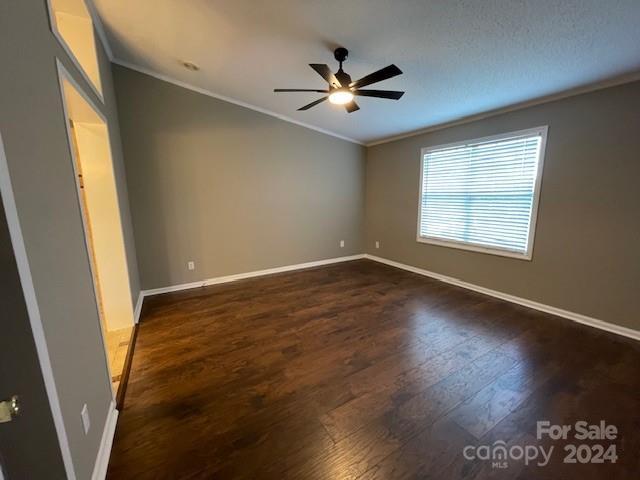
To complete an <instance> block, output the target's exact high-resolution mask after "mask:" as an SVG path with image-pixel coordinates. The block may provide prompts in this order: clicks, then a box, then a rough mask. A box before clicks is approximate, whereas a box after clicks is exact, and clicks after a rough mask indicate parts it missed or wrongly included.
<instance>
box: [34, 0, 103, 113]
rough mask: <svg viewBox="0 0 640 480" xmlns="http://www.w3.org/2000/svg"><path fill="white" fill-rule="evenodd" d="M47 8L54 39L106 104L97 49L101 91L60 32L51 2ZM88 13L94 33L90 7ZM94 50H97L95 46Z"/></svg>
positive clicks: (48, 1) (48, 0) (48, 2)
mask: <svg viewBox="0 0 640 480" xmlns="http://www.w3.org/2000/svg"><path fill="white" fill-rule="evenodd" d="M82 1H83V3H84V5H85V7H87V3H86V1H85V0H82ZM47 8H48V10H49V23H50V24H51V32H52V33H53V35H54V37H56V39H57V40H58V43H59V44H60V46H61V47H62V49H63V50H64V51H65V52H66V53H67V56H68V57H69V58H70V59H71V62H72V63H73V64H74V65H75V67H76V69H77V70H78V72H80V75H81V76H82V78H84V80H85V81H86V82H87V84H88V85H89V87H91V90H92V91H93V93H95V94H96V95H97V96H98V98H99V99H100V101H101V102H102V103H103V104H104V95H103V94H102V70H101V68H100V59H99V58H98V52H97V49H96V64H97V65H96V66H97V68H98V78H99V79H100V88H99V89H98V86H97V85H96V84H94V83H93V80H91V79H90V78H89V75H87V72H86V71H85V69H84V68H83V67H82V64H81V63H80V61H79V60H78V58H77V57H76V56H75V54H74V53H73V51H72V50H71V47H70V46H69V44H68V43H67V42H66V40H65V39H64V37H63V36H62V34H61V33H60V31H59V30H58V25H57V23H56V16H55V12H54V10H53V6H52V5H51V0H47ZM87 11H88V12H89V18H90V20H91V24H92V25H93V27H94V31H95V22H94V21H93V15H92V14H91V10H90V9H89V8H88V7H87ZM93 37H94V38H93V41H94V44H95V35H94V36H93ZM94 48H95V45H94ZM58 61H59V60H58ZM81 90H82V89H81Z"/></svg>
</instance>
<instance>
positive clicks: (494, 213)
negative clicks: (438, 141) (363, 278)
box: [418, 127, 546, 258]
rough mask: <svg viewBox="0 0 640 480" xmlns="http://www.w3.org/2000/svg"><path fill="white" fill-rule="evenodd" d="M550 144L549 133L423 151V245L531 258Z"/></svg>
mask: <svg viewBox="0 0 640 480" xmlns="http://www.w3.org/2000/svg"><path fill="white" fill-rule="evenodd" d="M545 138H546V127H543V128H537V129H532V130H527V131H521V132H514V133H510V134H505V135H500V136H496V137H491V138H485V139H478V140H472V141H468V142H463V143H458V144H452V145H445V146H441V147H434V148H426V149H423V150H422V181H421V186H422V188H421V198H420V209H419V210H420V211H419V219H418V240H419V241H426V242H427V243H438V244H445V245H446V244H451V246H458V247H460V248H465V246H467V248H468V247H476V248H471V249H473V250H482V251H484V250H485V249H490V250H497V251H498V252H496V253H500V252H510V253H511V254H512V256H522V257H527V258H530V253H531V243H532V238H533V235H532V234H533V228H534V225H532V223H535V219H534V217H535V209H536V208H537V197H538V189H539V186H540V181H539V176H540V173H541V165H542V155H543V149H544V143H545ZM532 220H533V221H532Z"/></svg>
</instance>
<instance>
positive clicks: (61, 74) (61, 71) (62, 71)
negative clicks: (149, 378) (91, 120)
mask: <svg viewBox="0 0 640 480" xmlns="http://www.w3.org/2000/svg"><path fill="white" fill-rule="evenodd" d="M56 65H57V68H58V84H59V88H60V97H61V101H62V110H63V115H64V126H65V131H66V132H67V142H68V146H69V155H70V156H71V165H72V168H73V173H74V181H75V185H76V194H77V197H78V207H79V208H80V210H81V212H82V215H81V219H82V230H83V236H84V242H85V247H86V249H87V255H88V259H89V268H90V269H91V283H92V284H93V291H94V296H95V301H96V311H97V313H98V316H99V317H100V319H101V325H100V336H101V338H102V343H103V347H104V358H105V363H106V368H107V376H108V377H107V378H109V379H111V378H112V375H111V366H110V365H109V358H108V357H107V341H106V338H105V336H104V332H103V327H102V325H106V324H107V323H106V319H105V318H103V317H102V311H101V309H100V308H99V307H98V298H99V292H98V286H97V285H96V284H95V281H94V278H95V277H96V276H97V275H96V271H97V269H96V266H95V265H94V263H93V257H92V255H91V254H90V252H91V248H92V247H91V245H90V243H89V236H88V235H87V231H88V228H87V225H86V224H85V218H86V216H85V214H84V213H85V212H84V204H83V203H82V201H81V200H80V198H81V196H82V194H81V187H80V182H79V176H78V171H77V165H78V163H79V159H77V158H76V152H75V149H74V148H73V147H72V145H73V139H72V135H73V133H72V132H71V130H70V129H69V119H70V115H69V106H68V105H67V100H66V97H65V91H64V81H68V82H69V83H70V84H71V86H72V87H73V88H74V89H75V90H76V92H77V93H78V94H79V95H80V96H81V97H82V98H83V99H84V100H85V101H86V102H87V104H88V105H89V107H90V108H91V109H92V110H93V112H94V113H95V114H96V115H97V116H98V117H99V118H100V119H101V120H102V122H103V123H104V125H105V128H106V129H107V144H108V146H109V159H110V160H111V162H110V163H111V165H110V167H111V170H112V176H113V179H114V182H115V178H116V177H115V171H114V170H113V169H114V165H113V154H112V149H111V135H110V134H109V122H108V121H107V118H106V116H105V115H104V114H103V113H102V112H101V111H100V109H99V108H98V107H97V106H96V104H95V103H94V102H93V101H92V100H91V98H90V97H89V96H88V95H87V94H86V92H85V91H84V90H83V89H82V88H81V87H80V85H79V84H78V82H76V81H75V79H74V78H73V77H72V76H71V74H70V73H69V72H68V71H67V69H66V68H65V67H64V65H63V64H62V62H61V61H60V59H58V58H56ZM114 186H115V188H116V198H115V201H116V205H117V207H118V216H119V217H120V215H119V212H121V211H122V210H121V208H120V199H119V198H118V195H117V187H118V186H117V184H116V185H114ZM120 234H121V238H122V241H123V247H124V231H123V227H122V218H121V217H120ZM124 251H125V255H126V249H125V250H124ZM124 268H125V271H126V272H127V281H128V282H129V286H128V291H131V286H130V284H131V279H130V276H129V266H128V265H127V264H126V258H125V265H124ZM131 315H132V318H131V324H132V325H133V324H135V320H136V319H135V313H134V305H133V302H131ZM109 385H110V387H111V394H112V397H113V398H115V397H116V392H115V390H114V389H113V383H112V382H109Z"/></svg>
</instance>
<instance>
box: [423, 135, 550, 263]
mask: <svg viewBox="0 0 640 480" xmlns="http://www.w3.org/2000/svg"><path fill="white" fill-rule="evenodd" d="M548 129H549V127H548V125H543V126H539V127H533V128H527V129H524V130H516V131H513V132H505V133H500V134H497V135H490V136H487V137H480V138H472V139H468V140H463V141H459V142H453V143H446V144H440V145H433V146H429V147H423V148H421V149H420V176H419V178H418V219H417V229H416V241H417V242H418V243H426V244H430V245H437V246H441V247H449V248H455V249H459V250H469V251H472V252H479V253H486V254H491V255H499V256H503V257H510V258H516V259H519V260H527V261H531V259H532V258H533V244H534V241H535V235H536V224H537V219H538V204H539V202H540V189H541V188H542V173H543V171H544V170H543V166H544V157H545V151H546V146H547V132H548ZM523 135H540V155H539V158H538V168H537V171H536V181H535V184H534V189H533V200H532V204H531V218H530V219H529V236H528V239H527V250H526V251H525V252H518V251H515V250H510V249H508V248H501V247H490V246H483V245H476V244H473V243H467V242H462V241H459V240H451V239H447V238H442V237H427V236H422V235H420V225H421V220H422V186H423V184H424V180H425V177H424V173H425V172H424V157H425V155H426V154H427V153H429V152H432V151H435V150H440V149H443V148H452V147H459V146H463V145H468V144H470V143H482V142H491V141H496V140H502V139H507V138H509V137H514V136H523Z"/></svg>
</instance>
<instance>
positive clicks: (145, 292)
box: [141, 254, 365, 297]
mask: <svg viewBox="0 0 640 480" xmlns="http://www.w3.org/2000/svg"><path fill="white" fill-rule="evenodd" d="M361 258H365V255H364V254H359V255H350V256H348V257H336V258H327V259H325V260H316V261H314V262H306V263H298V264H295V265H285V266H283V267H275V268H267V269H265V270H256V271H253V272H245V273H236V274H234V275H226V276H224V277H214V278H208V279H205V280H201V281H199V282H191V283H182V284H180V285H171V286H169V287H161V288H152V289H150V290H143V291H142V292H141V294H143V295H144V296H145V297H148V296H150V295H159V294H161V293H169V292H178V291H180V290H188V289H190V288H199V287H206V286H208V285H218V284H220V283H228V282H235V281H236V280H244V279H245V278H253V277H261V276H263V275H272V274H274V273H283V272H291V271H293V270H302V269H305V268H311V267H320V266H322V265H330V264H332V263H340V262H349V261H351V260H359V259H361Z"/></svg>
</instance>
